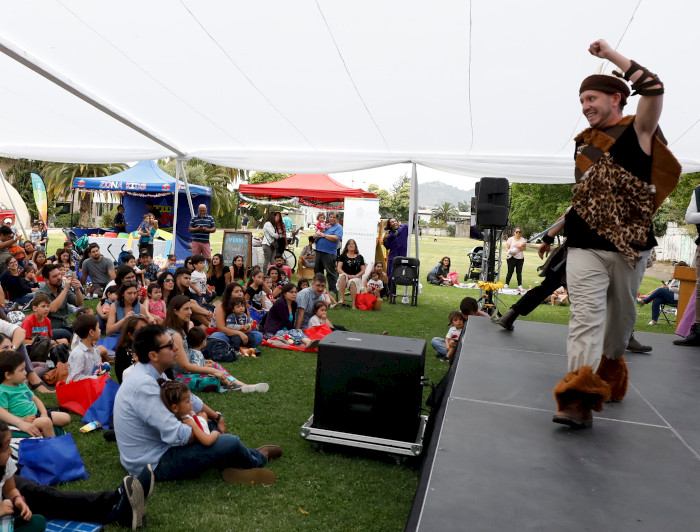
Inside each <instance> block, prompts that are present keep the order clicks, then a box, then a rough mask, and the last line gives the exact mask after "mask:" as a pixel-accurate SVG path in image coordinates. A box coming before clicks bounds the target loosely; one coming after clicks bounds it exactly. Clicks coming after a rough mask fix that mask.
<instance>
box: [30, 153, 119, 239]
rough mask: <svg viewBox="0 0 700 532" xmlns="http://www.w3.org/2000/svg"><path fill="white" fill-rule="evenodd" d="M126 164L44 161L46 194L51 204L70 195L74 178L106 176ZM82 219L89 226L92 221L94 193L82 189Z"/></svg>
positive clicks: (81, 222) (85, 225)
mask: <svg viewBox="0 0 700 532" xmlns="http://www.w3.org/2000/svg"><path fill="white" fill-rule="evenodd" d="M127 168H129V167H128V165H126V164H122V163H119V164H83V163H44V165H43V173H44V182H45V184H46V195H47V199H48V202H49V205H51V204H55V203H56V202H57V201H58V199H60V198H65V197H70V193H71V191H72V190H73V180H74V179H75V178H76V177H106V176H110V175H113V174H117V173H119V172H123V171H124V170H126V169H127ZM78 198H79V200H80V209H79V212H80V221H79V225H80V226H82V227H88V225H89V223H90V206H91V205H92V194H91V193H90V192H85V191H80V195H79V196H78Z"/></svg>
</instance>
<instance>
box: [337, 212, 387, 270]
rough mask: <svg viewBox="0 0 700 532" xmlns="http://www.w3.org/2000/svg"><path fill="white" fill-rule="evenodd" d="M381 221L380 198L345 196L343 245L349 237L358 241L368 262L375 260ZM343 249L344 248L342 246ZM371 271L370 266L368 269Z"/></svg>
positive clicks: (360, 250) (361, 251)
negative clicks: (378, 228) (378, 225)
mask: <svg viewBox="0 0 700 532" xmlns="http://www.w3.org/2000/svg"><path fill="white" fill-rule="evenodd" d="M378 223H379V200H378V199H375V198H345V210H344V211H343V247H345V243H346V242H347V241H348V240H349V239H353V240H354V241H355V242H356V243H357V250H358V251H359V253H360V255H362V256H363V257H364V259H365V262H366V263H367V264H372V263H373V262H374V250H375V248H376V245H377V224H378ZM341 249H342V248H341ZM367 272H369V268H368V269H367Z"/></svg>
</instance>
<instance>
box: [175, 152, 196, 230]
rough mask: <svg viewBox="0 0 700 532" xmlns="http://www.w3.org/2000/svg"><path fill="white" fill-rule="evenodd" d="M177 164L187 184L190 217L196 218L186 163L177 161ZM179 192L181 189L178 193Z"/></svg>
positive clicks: (180, 160)
mask: <svg viewBox="0 0 700 532" xmlns="http://www.w3.org/2000/svg"><path fill="white" fill-rule="evenodd" d="M177 164H178V165H179V166H180V172H182V181H183V182H184V183H185V192H186V193H187V203H188V204H189V206H190V216H191V217H192V218H194V207H192V194H190V184H189V183H188V182H187V174H186V173H185V163H184V162H183V160H182V159H178V160H177ZM176 192H179V189H178V191H176Z"/></svg>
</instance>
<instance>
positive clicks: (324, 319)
mask: <svg viewBox="0 0 700 532" xmlns="http://www.w3.org/2000/svg"><path fill="white" fill-rule="evenodd" d="M319 325H328V327H330V329H331V331H347V329H346V328H345V327H343V326H342V325H333V324H332V323H331V320H329V319H328V303H326V302H325V301H316V303H314V315H313V316H311V318H310V319H309V327H318V326H319Z"/></svg>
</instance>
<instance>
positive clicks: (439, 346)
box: [430, 336, 447, 356]
mask: <svg viewBox="0 0 700 532" xmlns="http://www.w3.org/2000/svg"><path fill="white" fill-rule="evenodd" d="M430 345H432V346H433V349H435V351H437V352H438V353H440V354H441V355H442V356H447V344H446V343H445V338H444V337H443V338H439V337H437V336H435V337H434V338H433V339H432V340H430Z"/></svg>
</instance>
